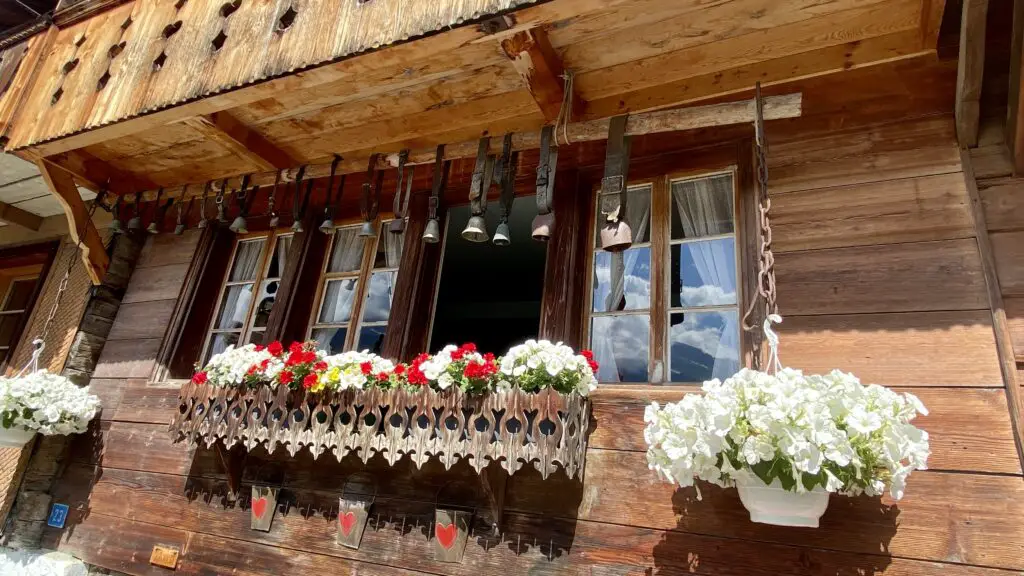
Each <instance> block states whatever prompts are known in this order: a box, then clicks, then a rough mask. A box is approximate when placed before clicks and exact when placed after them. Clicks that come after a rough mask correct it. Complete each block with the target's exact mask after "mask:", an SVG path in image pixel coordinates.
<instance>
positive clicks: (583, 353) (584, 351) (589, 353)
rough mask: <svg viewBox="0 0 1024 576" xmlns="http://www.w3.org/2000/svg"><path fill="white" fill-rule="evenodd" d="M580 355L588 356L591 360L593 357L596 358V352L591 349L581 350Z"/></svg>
mask: <svg viewBox="0 0 1024 576" xmlns="http://www.w3.org/2000/svg"><path fill="white" fill-rule="evenodd" d="M580 356H583V357H584V358H586V359H587V360H588V361H590V360H593V359H594V353H593V352H591V351H590V350H580Z"/></svg>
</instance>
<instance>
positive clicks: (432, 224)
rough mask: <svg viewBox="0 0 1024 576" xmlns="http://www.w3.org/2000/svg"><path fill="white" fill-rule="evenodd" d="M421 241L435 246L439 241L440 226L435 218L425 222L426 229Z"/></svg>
mask: <svg viewBox="0 0 1024 576" xmlns="http://www.w3.org/2000/svg"><path fill="white" fill-rule="evenodd" d="M423 241H424V242H426V243H427V244H437V243H438V242H440V241H441V226H440V224H438V223H437V218H431V219H430V220H427V227H426V229H424V230H423Z"/></svg>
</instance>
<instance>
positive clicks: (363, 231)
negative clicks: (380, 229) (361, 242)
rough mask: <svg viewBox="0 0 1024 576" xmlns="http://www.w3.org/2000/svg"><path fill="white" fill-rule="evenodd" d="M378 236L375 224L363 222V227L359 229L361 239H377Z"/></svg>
mask: <svg viewBox="0 0 1024 576" xmlns="http://www.w3.org/2000/svg"><path fill="white" fill-rule="evenodd" d="M376 236H377V230H375V229H374V228H373V222H370V221H369V220H367V221H365V222H363V226H362V227H361V228H359V237H360V238H375V237H376Z"/></svg>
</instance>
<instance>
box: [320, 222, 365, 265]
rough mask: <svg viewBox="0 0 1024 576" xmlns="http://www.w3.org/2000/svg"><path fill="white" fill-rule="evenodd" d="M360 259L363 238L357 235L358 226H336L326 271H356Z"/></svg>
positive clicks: (361, 256) (361, 258)
mask: <svg viewBox="0 0 1024 576" xmlns="http://www.w3.org/2000/svg"><path fill="white" fill-rule="evenodd" d="M362 261H363V239H362V238H360V237H359V228H356V227H352V226H350V227H348V228H338V229H337V230H336V231H335V232H334V245H333V246H332V247H331V260H330V263H329V264H328V265H327V271H328V272H357V271H358V270H359V267H360V265H361V264H362Z"/></svg>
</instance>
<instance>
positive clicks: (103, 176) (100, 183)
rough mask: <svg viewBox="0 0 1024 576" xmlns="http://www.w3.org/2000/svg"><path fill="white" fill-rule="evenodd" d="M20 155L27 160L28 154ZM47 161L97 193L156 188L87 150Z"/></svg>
mask: <svg viewBox="0 0 1024 576" xmlns="http://www.w3.org/2000/svg"><path fill="white" fill-rule="evenodd" d="M19 155H20V156H22V158H25V157H26V156H28V153H24V152H23V153H19ZM45 160H46V161H47V162H49V163H50V164H53V165H54V166H59V167H60V168H62V169H64V170H65V171H67V172H70V173H71V174H72V175H74V177H75V181H77V182H78V183H79V184H81V185H82V186H84V187H86V188H88V189H89V190H92V191H93V192H96V193H99V191H100V190H103V189H106V190H109V191H111V192H113V193H115V194H128V193H130V192H137V191H139V190H148V189H150V188H155V187H156V184H154V183H153V181H152V180H150V179H148V178H144V177H140V176H136V175H134V174H131V173H128V172H124V171H122V170H118V169H116V168H114V167H113V166H110V165H109V164H107V163H105V162H104V161H103V160H100V159H99V158H97V157H95V156H93V155H92V154H90V153H88V152H86V151H85V150H73V151H71V152H62V153H60V154H56V155H54V156H48V157H47V158H45Z"/></svg>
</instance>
